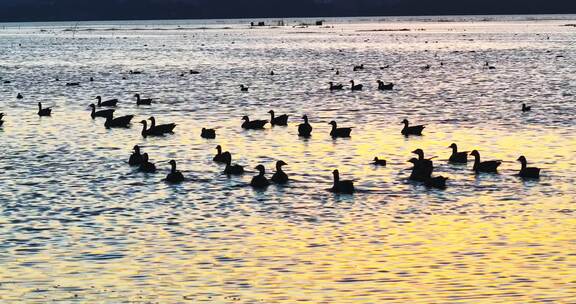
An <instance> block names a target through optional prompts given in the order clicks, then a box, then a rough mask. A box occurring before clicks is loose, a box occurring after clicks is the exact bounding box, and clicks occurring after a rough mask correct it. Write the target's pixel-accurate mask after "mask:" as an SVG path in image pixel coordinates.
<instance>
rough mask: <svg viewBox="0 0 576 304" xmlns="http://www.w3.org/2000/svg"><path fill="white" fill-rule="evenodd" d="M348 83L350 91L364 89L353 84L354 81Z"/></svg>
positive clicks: (359, 85)
mask: <svg viewBox="0 0 576 304" xmlns="http://www.w3.org/2000/svg"><path fill="white" fill-rule="evenodd" d="M350 83H351V86H350V90H352V91H362V89H363V88H364V86H363V85H361V84H354V80H350Z"/></svg>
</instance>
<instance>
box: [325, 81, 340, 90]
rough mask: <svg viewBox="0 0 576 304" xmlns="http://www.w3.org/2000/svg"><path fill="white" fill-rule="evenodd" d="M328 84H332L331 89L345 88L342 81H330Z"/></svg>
mask: <svg viewBox="0 0 576 304" xmlns="http://www.w3.org/2000/svg"><path fill="white" fill-rule="evenodd" d="M328 84H329V85H330V91H337V90H343V89H344V85H343V84H341V83H338V84H334V82H332V81H330V82H328Z"/></svg>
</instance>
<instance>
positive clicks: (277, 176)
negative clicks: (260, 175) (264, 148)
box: [272, 160, 288, 184]
mask: <svg viewBox="0 0 576 304" xmlns="http://www.w3.org/2000/svg"><path fill="white" fill-rule="evenodd" d="M287 165H288V164H287V163H285V162H284V161H281V160H279V161H277V162H276V172H275V173H274V175H272V181H273V182H274V183H275V184H285V183H287V182H288V175H287V174H286V172H284V171H283V170H282V166H287Z"/></svg>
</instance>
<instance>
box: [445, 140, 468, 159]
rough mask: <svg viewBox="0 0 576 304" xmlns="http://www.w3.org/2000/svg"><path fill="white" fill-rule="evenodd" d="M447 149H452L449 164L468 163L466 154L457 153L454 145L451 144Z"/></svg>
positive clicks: (456, 147)
mask: <svg viewBox="0 0 576 304" xmlns="http://www.w3.org/2000/svg"><path fill="white" fill-rule="evenodd" d="M448 148H452V155H450V158H449V159H448V161H449V162H451V163H455V164H465V163H468V152H467V151H465V152H458V146H457V145H456V144H454V143H453V144H451V145H450V146H449V147H448Z"/></svg>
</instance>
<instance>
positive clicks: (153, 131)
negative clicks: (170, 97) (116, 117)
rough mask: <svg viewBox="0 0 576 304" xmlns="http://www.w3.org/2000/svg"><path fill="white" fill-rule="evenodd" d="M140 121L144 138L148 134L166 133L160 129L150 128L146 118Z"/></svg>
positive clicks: (162, 134)
mask: <svg viewBox="0 0 576 304" xmlns="http://www.w3.org/2000/svg"><path fill="white" fill-rule="evenodd" d="M140 123H141V124H142V132H141V133H140V134H142V137H144V138H146V137H148V136H164V135H165V134H166V133H165V132H162V130H159V129H152V128H150V129H148V121H146V120H142V121H140Z"/></svg>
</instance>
